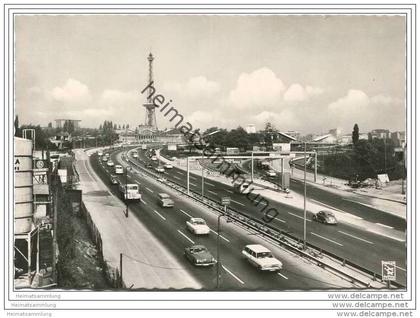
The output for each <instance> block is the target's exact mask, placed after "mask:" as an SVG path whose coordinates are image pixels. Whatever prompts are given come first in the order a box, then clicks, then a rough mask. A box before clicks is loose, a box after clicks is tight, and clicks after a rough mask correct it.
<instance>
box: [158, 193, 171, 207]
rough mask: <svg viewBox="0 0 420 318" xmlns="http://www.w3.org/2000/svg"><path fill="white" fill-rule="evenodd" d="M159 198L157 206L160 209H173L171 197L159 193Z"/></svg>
mask: <svg viewBox="0 0 420 318" xmlns="http://www.w3.org/2000/svg"><path fill="white" fill-rule="evenodd" d="M158 197H159V200H158V201H159V205H160V206H161V207H162V208H173V207H174V201H173V200H172V199H171V197H170V196H169V194H166V193H159V194H158Z"/></svg>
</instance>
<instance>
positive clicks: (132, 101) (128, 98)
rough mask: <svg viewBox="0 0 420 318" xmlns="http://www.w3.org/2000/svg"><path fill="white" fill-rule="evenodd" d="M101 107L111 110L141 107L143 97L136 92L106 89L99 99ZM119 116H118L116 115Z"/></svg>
mask: <svg viewBox="0 0 420 318" xmlns="http://www.w3.org/2000/svg"><path fill="white" fill-rule="evenodd" d="M98 103H99V105H100V106H101V107H107V108H111V109H116V110H117V109H118V110H124V107H125V108H126V110H127V109H129V108H130V107H133V106H136V107H138V106H140V105H141V103H142V98H141V96H140V95H139V94H138V93H137V92H136V91H120V90H115V89H106V90H104V91H103V92H102V94H101V96H100V97H99V102H98ZM116 115H117V114H116Z"/></svg>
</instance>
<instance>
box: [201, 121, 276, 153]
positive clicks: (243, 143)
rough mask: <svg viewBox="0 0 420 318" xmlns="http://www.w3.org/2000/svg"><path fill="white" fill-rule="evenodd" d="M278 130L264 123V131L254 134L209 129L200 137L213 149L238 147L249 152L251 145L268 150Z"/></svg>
mask: <svg viewBox="0 0 420 318" xmlns="http://www.w3.org/2000/svg"><path fill="white" fill-rule="evenodd" d="M215 131H218V132H217V133H215V134H213V135H210V136H208V137H206V136H207V135H209V134H211V133H213V132H215ZM277 133H278V130H277V129H276V128H275V127H274V126H273V125H272V124H271V123H270V122H268V123H266V125H265V129H264V130H263V131H260V132H256V133H249V134H248V133H247V132H246V131H245V129H244V128H242V127H241V126H239V127H238V128H235V129H232V130H229V131H228V130H227V129H219V128H218V127H211V128H209V129H207V130H206V131H204V132H203V133H202V134H201V135H202V136H204V137H205V140H207V141H208V142H209V143H210V145H212V146H213V147H222V148H223V147H238V148H241V149H242V150H250V149H252V146H253V145H258V146H265V147H267V148H270V147H271V146H272V144H273V142H276V141H277V138H278V134H277Z"/></svg>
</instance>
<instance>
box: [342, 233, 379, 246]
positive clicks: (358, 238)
mask: <svg viewBox="0 0 420 318" xmlns="http://www.w3.org/2000/svg"><path fill="white" fill-rule="evenodd" d="M338 232H340V233H341V234H344V235H347V236H350V237H352V238H355V239H357V240H360V241H363V242H366V243H369V244H373V243H372V242H371V241H368V240H365V239H362V238H360V237H357V236H354V235H351V234H349V233H346V232H343V231H338Z"/></svg>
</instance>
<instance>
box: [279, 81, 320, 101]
mask: <svg viewBox="0 0 420 318" xmlns="http://www.w3.org/2000/svg"><path fill="white" fill-rule="evenodd" d="M322 93H323V90H322V89H321V88H319V87H312V86H306V87H303V86H302V85H300V84H297V83H295V84H292V85H290V86H289V88H288V89H287V91H286V92H285V93H284V96H283V99H284V100H285V101H286V102H300V101H304V100H307V99H308V98H310V97H311V96H314V95H320V94H322Z"/></svg>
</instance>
